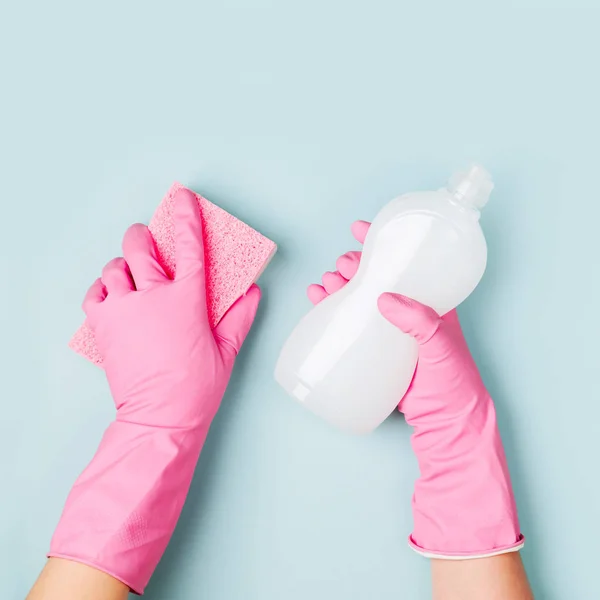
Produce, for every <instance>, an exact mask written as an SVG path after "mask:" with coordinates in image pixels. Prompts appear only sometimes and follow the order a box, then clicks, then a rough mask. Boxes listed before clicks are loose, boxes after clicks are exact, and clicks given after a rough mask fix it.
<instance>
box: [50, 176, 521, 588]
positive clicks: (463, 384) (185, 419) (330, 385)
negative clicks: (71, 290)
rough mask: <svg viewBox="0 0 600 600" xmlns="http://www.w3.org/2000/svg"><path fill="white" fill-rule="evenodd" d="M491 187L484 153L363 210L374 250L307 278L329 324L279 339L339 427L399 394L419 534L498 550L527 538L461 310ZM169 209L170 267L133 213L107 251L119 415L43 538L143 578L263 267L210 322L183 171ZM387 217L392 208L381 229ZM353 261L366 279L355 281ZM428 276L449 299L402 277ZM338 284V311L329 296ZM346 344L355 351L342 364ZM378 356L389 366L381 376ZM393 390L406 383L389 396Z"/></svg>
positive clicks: (285, 378) (415, 543)
mask: <svg viewBox="0 0 600 600" xmlns="http://www.w3.org/2000/svg"><path fill="white" fill-rule="evenodd" d="M490 190H491V182H490V181H489V180H488V179H486V176H485V172H483V173H482V171H481V170H477V169H475V170H474V171H471V172H470V173H469V174H468V175H467V176H466V177H462V178H458V180H457V181H455V182H454V184H452V185H451V186H450V188H449V190H448V193H447V197H444V198H443V200H440V198H437V197H436V198H433V197H431V195H430V196H429V197H428V198H419V197H416V198H415V197H411V198H409V199H408V200H407V201H405V202H404V204H402V205H401V208H402V211H405V212H409V213H410V218H409V219H407V220H406V221H405V222H404V223H400V227H399V228H398V223H399V220H398V218H397V216H396V215H394V214H392V213H390V212H389V209H388V212H387V213H385V214H384V216H383V217H382V219H379V221H376V222H375V223H374V225H373V228H374V229H375V230H376V231H375V233H374V234H373V229H372V230H371V232H369V224H368V223H366V222H362V221H359V222H357V223H355V224H354V226H353V233H354V235H355V237H356V239H357V240H358V241H359V242H361V243H362V242H364V241H365V238H366V237H367V236H369V237H371V234H373V235H376V236H377V244H376V245H375V246H374V247H373V249H372V252H371V256H370V258H369V261H370V262H371V264H372V265H376V266H377V265H378V266H377V268H374V269H369V268H368V267H369V265H366V266H367V268H366V270H364V272H362V275H361V272H359V266H360V263H361V253H360V252H350V253H347V254H345V255H343V256H342V257H340V258H339V259H338V261H337V270H336V271H335V272H331V273H326V274H325V275H324V276H323V280H322V285H312V286H310V287H309V289H308V295H309V298H310V300H311V301H312V302H313V303H314V304H315V305H318V306H316V308H315V309H314V311H317V310H319V311H321V312H319V313H318V314H317V313H316V312H313V313H312V314H313V317H310V313H309V317H307V318H316V319H321V317H320V316H319V315H321V316H322V315H325V314H326V313H327V318H326V320H327V323H325V321H323V320H321V321H319V322H320V325H319V328H320V337H319V336H316V337H315V336H313V337H310V336H309V338H310V339H308V338H306V337H305V338H304V342H303V343H307V344H309V345H310V346H311V348H310V349H307V348H300V349H299V348H298V345H297V344H296V342H294V340H293V337H294V336H292V338H290V340H291V342H290V340H288V344H287V348H288V351H289V350H290V348H291V351H292V352H291V354H290V353H289V352H288V353H287V354H286V349H285V347H284V351H283V353H282V360H283V363H281V359H280V364H279V365H278V373H277V378H278V380H279V381H280V383H281V384H282V385H283V387H284V388H285V389H287V390H288V391H289V392H290V393H292V394H293V395H294V396H296V397H297V398H299V399H303V400H306V401H307V403H308V405H309V408H311V409H312V410H313V411H314V412H316V413H317V414H320V415H321V416H323V417H324V418H326V419H328V420H330V421H332V422H334V423H335V424H337V425H339V426H341V427H342V428H346V429H349V430H351V431H369V430H371V429H373V428H374V427H376V426H377V424H378V423H379V422H381V421H382V420H383V419H384V418H385V416H387V414H389V412H390V411H391V410H392V409H393V407H394V406H395V405H398V407H399V409H400V410H401V411H402V412H403V413H404V415H405V417H406V421H407V423H408V424H409V425H410V426H411V427H413V428H414V434H413V437H412V446H413V449H414V451H415V453H416V456H417V459H418V463H419V468H420V471H421V477H420V478H419V480H418V481H417V482H416V486H415V493H414V498H413V513H414V530H413V533H412V535H411V536H410V545H411V546H412V547H413V548H414V549H415V550H416V551H417V552H419V553H421V554H423V555H425V556H431V557H436V558H448V559H462V558H475V557H484V556H491V555H495V554H500V553H505V552H513V551H516V550H518V549H519V548H521V546H522V545H523V537H522V535H521V533H520V530H519V523H518V518H517V511H516V507H515V501H514V497H513V492H512V487H511V483H510V477H509V473H508V469H507V465H506V459H505V455H504V450H503V447H502V442H501V439H500V435H499V433H498V428H497V424H496V415H495V410H494V405H493V402H492V399H491V398H490V396H489V394H488V393H487V391H486V389H485V387H484V385H483V382H482V380H481V378H480V376H479V373H478V371H477V367H476V365H475V363H474V361H473V358H472V357H471V355H470V353H469V350H468V348H467V344H466V342H465V339H464V337H463V335H462V332H461V328H460V324H459V322H458V317H457V315H456V312H455V311H454V310H451V309H453V307H454V306H456V304H458V303H459V302H460V301H462V300H463V299H464V297H466V296H467V295H468V294H469V293H470V292H471V291H472V289H473V288H474V287H475V285H476V284H477V282H478V281H479V278H480V277H481V275H482V273H483V269H484V267H485V240H483V236H482V235H481V234H480V232H478V231H479V230H478V228H479V226H478V224H477V216H478V210H477V209H478V208H479V207H480V206H481V205H482V203H484V202H485V200H486V199H487V195H489V191H490ZM435 194H437V192H436V193H435ZM421 200H425V205H426V206H425V209H424V208H423V206H422V205H421V203H420V201H421ZM396 202H397V201H396ZM428 203H429V204H428ZM395 206H396V208H398V205H395ZM434 209H435V210H434ZM173 210H174V212H173V223H174V229H175V232H174V243H175V248H174V251H175V255H176V264H177V269H176V272H175V273H168V272H167V270H166V269H165V267H164V264H162V263H161V260H160V257H159V255H158V254H157V247H156V244H155V241H154V239H153V238H152V236H151V234H150V232H149V230H148V228H146V227H145V226H143V225H134V226H133V227H131V228H130V229H129V230H128V231H127V233H126V234H125V238H124V240H123V258H117V259H115V260H113V261H111V262H110V263H108V264H107V266H106V267H105V268H104V270H103V272H102V276H101V278H100V279H98V280H97V281H96V282H95V283H94V284H93V285H92V287H91V288H90V290H89V292H88V294H87V296H86V299H85V301H84V310H85V312H86V315H87V317H88V321H87V323H88V326H89V328H90V329H91V331H92V332H93V335H94V338H95V343H96V345H97V350H98V352H99V353H100V354H101V356H102V362H103V366H104V368H105V371H106V377H107V379H108V383H109V385H110V389H111V392H112V395H113V399H114V402H115V406H116V418H115V421H114V422H113V423H112V424H111V425H110V426H109V428H108V430H107V431H106V433H105V435H104V437H103V439H102V442H101V444H100V447H99V449H98V451H97V453H96V455H95V457H94V459H93V460H92V462H91V463H90V465H89V466H88V467H87V469H86V470H85V471H84V472H83V474H82V475H81V476H80V477H79V479H78V480H77V482H76V483H75V485H74V487H73V489H72V491H71V494H70V495H69V498H68V500H67V503H66V506H65V509H64V512H63V515H62V517H61V519H60V522H59V524H58V527H57V529H56V532H55V534H54V537H53V540H52V544H51V550H50V556H51V557H57V558H66V559H69V560H72V561H76V562H80V563H83V564H86V565H89V566H91V567H93V568H95V569H98V570H100V571H103V572H105V573H108V574H109V575H111V576H112V577H114V578H116V579H118V580H119V581H121V582H123V583H125V584H126V585H127V586H129V587H130V588H131V589H132V590H133V591H135V592H137V593H143V591H144V588H145V586H146V584H147V582H148V580H149V578H150V576H151V575H152V572H153V571H154V569H155V567H156V565H157V563H158V561H159V560H160V558H161V556H162V554H163V552H164V550H165V548H166V546H167V544H168V542H169V539H170V537H171V534H172V532H173V530H174V528H175V525H176V523H177V519H178V517H179V514H180V512H181V509H182V506H183V503H184V501H185V497H186V495H187V492H188V489H189V486H190V482H191V479H192V475H193V472H194V469H195V465H196V463H197V460H198V457H199V454H200V452H201V449H202V446H203V444H204V440H205V439H206V436H207V434H208V430H209V427H210V424H211V421H212V419H213V417H214V415H215V414H216V412H217V410H218V408H219V404H220V401H221V398H222V396H223V394H224V392H225V388H226V387H227V383H228V380H229V377H230V374H231V370H232V368H233V365H234V362H235V357H236V354H237V352H238V351H239V349H240V347H241V345H242V344H243V342H244V339H245V337H246V335H247V334H248V331H249V330H250V327H251V325H252V322H253V320H254V316H255V314H256V310H257V307H258V304H259V300H260V290H259V288H258V287H257V286H256V285H253V286H251V287H250V288H249V289H248V291H247V293H246V294H245V295H243V296H242V297H240V298H239V299H238V300H237V301H236V302H235V303H234V304H233V305H232V306H231V308H229V310H227V312H226V313H225V314H224V316H223V317H222V318H221V319H220V320H219V321H218V323H216V324H215V323H213V322H211V320H210V318H209V310H208V308H207V295H206V263H205V250H204V242H205V237H204V235H203V225H202V218H201V214H200V211H199V207H198V202H197V197H196V196H195V195H194V194H192V193H191V192H189V191H188V190H185V189H184V188H181V189H178V190H177V193H176V194H175V196H174V209H173ZM385 210H386V209H384V211H385ZM436 211H437V212H436ZM382 212H383V211H382ZM434 213H435V214H434ZM432 214H434V217H432ZM439 214H441V215H442V217H441V218H438V216H439ZM444 219H446V221H444ZM383 221H388V222H392V223H394V226H392V227H389V228H387V229H386V227H383V226H382V222H383ZM400 221H401V219H400ZM447 223H451V226H447ZM399 234H402V235H404V236H406V238H404V239H403V240H400V243H401V244H404V246H401V247H402V248H404V251H405V253H404V254H398V253H394V250H395V249H396V248H397V244H398V235H399ZM368 243H369V242H368V240H367V245H368ZM419 249H420V250H422V252H421V254H419V252H418V250H419ZM406 252H408V254H406ZM411 252H412V255H411V254H410V253H411ZM469 252H471V253H472V255H471V256H470V259H468V260H466V261H464V262H463V264H462V269H450V271H451V272H450V273H448V277H446V278H443V277H442V280H441V281H439V280H436V281H434V282H429V287H428V286H425V287H423V285H422V282H423V281H424V278H425V279H427V278H428V276H429V272H428V271H427V270H428V269H431V268H433V267H432V265H434V266H437V267H440V264H441V267H442V269H443V268H446V270H448V265H450V264H451V263H452V262H453V261H456V260H459V259H460V260H462V257H465V256H469ZM415 256H416V259H415ZM436 261H437V262H436ZM444 261H445V262H444ZM382 265H383V266H382ZM357 272H359V275H358V276H357V279H359V278H362V280H361V282H359V285H355V286H354V288H352V285H354V282H353V278H354V277H355V275H357ZM419 273H420V274H419ZM399 274H401V275H402V276H403V278H404V279H402V277H399ZM400 280H402V282H403V283H404V284H405V285H404V287H403V288H402V290H400V289H397V284H398V282H399V281H400ZM349 282H352V283H349ZM361 283H362V287H361V285H360V284H361ZM423 289H424V290H425V294H421V297H419V298H418V300H420V301H421V302H423V301H426V299H427V297H428V293H431V297H434V296H436V293H438V292H439V290H440V289H445V290H446V293H445V294H444V295H443V297H440V296H439V294H438V295H437V297H438V299H440V298H441V300H440V302H438V304H437V305H436V306H434V307H433V308H431V307H429V306H427V305H426V304H422V303H420V302H418V301H417V300H416V299H410V298H408V297H406V296H405V295H401V294H400V293H397V292H399V291H402V292H403V293H410V291H411V290H417V291H418V290H421V291H422V290H423ZM347 290H349V292H348V293H346V291H347ZM373 290H375V291H376V292H377V293H376V295H375V296H374V295H373V293H374V292H373ZM337 292H339V294H337ZM332 294H335V295H334V296H332ZM344 294H345V295H344ZM423 296H424V297H423ZM336 298H339V300H336ZM340 302H344V303H345V308H344V311H343V315H342V316H340V314H341V313H340V312H336V311H335V310H334V309H335V307H336V306H338V307H339V303H340ZM328 303H329V305H328ZM336 303H337V304H336ZM430 304H434V303H433V302H431V303H430ZM367 305H368V309H367V311H366V313H365V309H364V307H365V306H367ZM434 309H435V310H434ZM361 311H362V312H361ZM315 314H317V317H314V315H315ZM357 314H358V315H362V316H361V317H360V318H356V317H355V315H357ZM440 314H441V315H444V316H442V317H440V316H439V315H440ZM371 325H372V327H371ZM317 338H318V339H317ZM307 339H308V341H307ZM323 340H325V342H324V341H323ZM378 340H382V343H383V345H384V347H381V346H380V345H379V346H378V345H377V341H378ZM319 343H320V344H321V346H319ZM290 344H291V346H290ZM390 348H397V349H398V352H390ZM307 350H310V351H307ZM286 356H287V358H286ZM290 356H292V358H291V359H290ZM340 361H342V362H343V361H347V364H346V365H345V366H344V368H343V369H341V370H340V368H339V366H340V364H341V363H340ZM292 365H293V368H292ZM348 365H350V366H351V367H352V368H354V367H356V368H357V372H358V371H360V375H361V379H360V381H354V382H353V385H354V389H353V390H352V392H351V393H350V392H348V393H346V392H344V390H347V389H348V388H347V385H348V383H347V382H346V381H344V380H343V378H342V374H343V372H345V369H346V367H347V366H348ZM371 365H375V366H374V367H373V368H371ZM415 366H416V370H415ZM381 369H385V370H387V372H388V378H387V379H386V380H385V381H382V379H381ZM394 390H400V391H399V393H398V394H397V395H396V396H394V395H393V394H394ZM336 394H337V395H336ZM345 394H346V395H345ZM361 394H362V396H361ZM350 395H353V397H350ZM398 402H399V404H398ZM370 403H371V404H370Z"/></svg>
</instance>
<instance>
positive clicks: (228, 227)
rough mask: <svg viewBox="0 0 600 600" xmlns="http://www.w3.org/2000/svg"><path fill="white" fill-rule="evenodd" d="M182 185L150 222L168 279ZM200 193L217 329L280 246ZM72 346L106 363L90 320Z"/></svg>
mask: <svg viewBox="0 0 600 600" xmlns="http://www.w3.org/2000/svg"><path fill="white" fill-rule="evenodd" d="M182 187H183V186H182V185H181V184H180V183H175V184H173V186H172V187H171V189H170V190H169V192H168V193H167V195H166V196H165V198H164V199H163V201H162V202H161V203H160V205H159V207H158V208H157V210H156V212H155V213H154V216H153V217H152V219H151V221H150V224H149V225H148V229H149V230H150V233H151V234H152V236H153V238H154V241H155V243H156V248H157V252H158V258H159V261H160V262H161V264H162V266H163V267H164V269H165V272H166V273H167V275H169V277H173V276H174V274H175V270H176V265H175V229H174V224H173V208H174V198H175V194H176V193H177V192H178V190H180V189H181V188H182ZM195 195H196V198H197V199H198V204H199V206H200V212H201V215H202V223H203V233H204V255H205V261H206V263H205V266H206V270H205V272H206V296H207V306H208V319H209V322H210V324H211V326H212V327H214V326H215V325H216V324H217V323H218V322H219V321H220V319H221V317H222V316H223V315H224V314H225V313H226V312H227V310H228V309H229V307H230V306H231V305H232V304H233V303H234V302H235V301H236V300H237V299H238V298H239V297H240V296H242V295H243V294H245V293H246V292H247V291H248V289H249V288H250V286H251V285H252V284H253V283H254V282H255V281H256V280H257V279H258V277H259V276H260V274H261V273H262V271H263V270H264V269H265V267H266V266H267V264H268V263H269V261H270V260H271V258H272V257H273V255H274V254H275V251H276V250H277V246H276V245H275V243H274V242H272V241H271V240H270V239H268V238H266V237H265V236H263V235H262V234H260V233H258V231H256V230H254V229H252V227H250V226H249V225H246V223H244V222H242V221H240V220H239V219H236V218H235V217H234V216H233V215H230V214H229V213H228V212H226V211H225V210H223V209H222V208H219V207H218V206H216V205H215V204H213V203H212V202H209V201H208V200H207V199H206V198H203V197H202V196H200V195H199V194H195ZM69 346H70V347H71V348H72V349H73V350H75V352H77V353H79V354H81V355H82V356H84V357H85V358H87V359H88V360H90V361H91V362H93V363H94V364H96V365H101V364H102V356H101V355H100V352H99V351H98V348H97V346H96V340H95V337H94V332H93V331H92V330H91V329H90V327H89V326H88V325H87V323H84V324H83V325H82V326H81V327H80V328H79V330H78V331H77V332H76V333H75V335H74V336H73V338H72V339H71V341H70V342H69Z"/></svg>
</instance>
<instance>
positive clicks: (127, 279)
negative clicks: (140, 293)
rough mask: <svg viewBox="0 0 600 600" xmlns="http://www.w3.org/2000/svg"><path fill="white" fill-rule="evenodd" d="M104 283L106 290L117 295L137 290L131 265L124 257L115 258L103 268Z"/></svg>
mask: <svg viewBox="0 0 600 600" xmlns="http://www.w3.org/2000/svg"><path fill="white" fill-rule="evenodd" d="M102 283H103V284H104V286H105V287H106V291H107V292H108V293H109V294H111V295H115V296H123V295H125V294H128V293H129V292H133V291H134V290H135V285H133V278H132V277H131V272H130V271H129V266H128V265H127V263H126V262H125V259H124V258H121V257H118V258H113V259H112V260H111V261H110V262H108V263H107V264H106V266H105V267H104V269H102Z"/></svg>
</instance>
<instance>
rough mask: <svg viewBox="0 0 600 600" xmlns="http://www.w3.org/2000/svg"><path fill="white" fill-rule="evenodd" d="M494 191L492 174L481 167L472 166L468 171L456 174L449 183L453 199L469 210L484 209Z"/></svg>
mask: <svg viewBox="0 0 600 600" xmlns="http://www.w3.org/2000/svg"><path fill="white" fill-rule="evenodd" d="M493 189H494V182H493V181H492V178H491V176H490V174H489V173H488V172H487V171H486V170H485V169H484V168H483V167H482V166H480V165H471V166H470V167H469V169H468V170H466V171H458V172H457V173H454V175H452V177H451V178H450V181H449V182H448V191H449V192H450V193H451V194H452V197H453V198H454V199H455V200H456V202H458V203H459V204H461V205H463V206H466V207H468V208H475V209H479V208H483V207H484V206H485V205H486V203H487V201H488V200H489V197H490V194H491V193H492V190H493Z"/></svg>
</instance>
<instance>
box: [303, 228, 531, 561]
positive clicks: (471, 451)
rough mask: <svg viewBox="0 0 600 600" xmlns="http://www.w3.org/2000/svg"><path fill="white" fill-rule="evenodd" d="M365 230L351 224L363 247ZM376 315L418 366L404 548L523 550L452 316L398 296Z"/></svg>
mask: <svg viewBox="0 0 600 600" xmlns="http://www.w3.org/2000/svg"><path fill="white" fill-rule="evenodd" d="M369 225H370V224H369V223H367V222H365V221H357V222H356V223H354V224H353V226H352V233H353V234H354V237H355V238H356V239H357V240H358V241H359V242H360V243H362V242H364V240H365V237H366V235H367V231H368V229H369ZM360 257H361V253H360V252H357V251H352V252H347V253H346V254H344V255H342V256H341V257H340V258H338V260H337V263H336V267H337V271H336V272H335V273H326V274H325V275H324V276H323V279H322V285H317V284H313V285H311V286H309V288H308V290H307V293H308V297H309V299H310V300H311V302H313V303H314V304H317V303H319V302H320V301H321V300H323V299H324V298H326V297H327V296H328V295H329V294H332V293H335V292H336V291H337V290H339V289H340V288H341V287H343V286H344V285H345V283H347V281H348V280H350V279H351V278H352V277H354V275H355V274H356V272H357V270H358V266H359V264H360ZM378 307H379V310H380V312H381V314H382V315H383V316H384V317H385V318H386V319H387V320H388V321H390V322H391V323H392V324H393V325H395V326H396V327H398V328H399V329H401V330H402V331H404V332H405V333H407V334H409V335H411V336H413V337H414V338H415V339H416V341H417V343H418V344H419V361H418V365H417V369H416V372H415V375H414V378H413V381H412V383H411V386H410V388H409V389H408V391H407V393H406V394H405V396H404V398H402V400H401V402H400V404H399V409H400V411H402V412H403V413H404V415H405V417H406V421H407V423H408V424H409V425H411V426H412V427H413V428H414V434H413V436H412V446H413V449H414V451H415V454H416V456H417V460H418V463H419V468H420V471H421V477H420V478H419V479H418V480H417V482H416V484H415V493H414V496H413V514H414V531H413V534H412V535H411V536H410V538H409V544H410V546H411V547H412V548H413V549H414V550H415V551H417V552H419V553H420V554H423V555H424V556H427V557H432V558H444V559H468V558H481V557H486V556H493V555H496V554H502V553H505V552H515V551H518V550H520V549H521V548H522V547H523V545H524V537H523V536H522V535H521V533H520V529H519V520H518V516H517V508H516V504H515V499H514V495H513V490H512V485H511V481H510V475H509V472H508V466H507V463H506V457H505V454H504V448H503V446H502V440H501V438H500V433H499V431H498V427H497V422H496V411H495V408H494V403H493V401H492V399H491V397H490V395H489V393H488V392H487V390H486V389H485V386H484V384H483V381H482V380H481V377H480V375H479V372H478V370H477V366H476V365H475V362H474V360H473V358H472V356H471V353H470V352H469V348H468V346H467V343H466V341H465V338H464V336H463V334H462V331H461V327H460V323H459V321H458V315H457V313H456V311H451V312H450V313H449V314H447V315H445V316H444V317H439V316H438V314H437V313H436V312H435V311H434V310H433V309H431V308H429V307H427V306H424V305H422V304H420V303H418V302H416V301H414V300H410V299H409V298H406V297H405V296H401V295H399V294H391V293H386V294H383V295H382V296H381V297H380V298H379V301H378Z"/></svg>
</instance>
